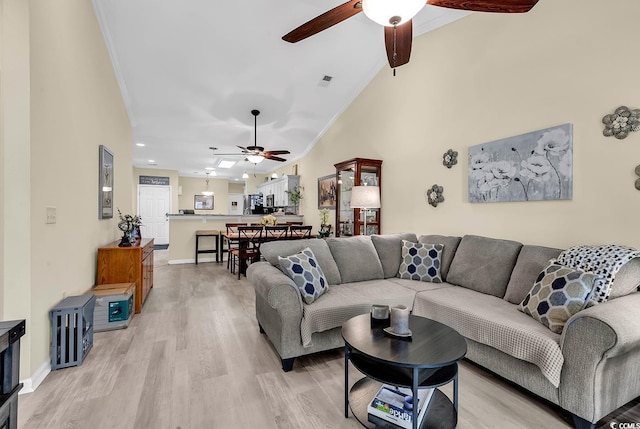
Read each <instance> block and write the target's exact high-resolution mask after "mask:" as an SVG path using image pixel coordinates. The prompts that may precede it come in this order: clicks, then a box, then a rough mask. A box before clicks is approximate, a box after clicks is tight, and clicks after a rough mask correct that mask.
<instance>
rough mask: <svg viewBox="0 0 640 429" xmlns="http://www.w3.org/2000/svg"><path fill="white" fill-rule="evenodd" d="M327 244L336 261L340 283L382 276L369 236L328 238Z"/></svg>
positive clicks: (380, 277) (376, 254) (380, 266)
mask: <svg viewBox="0 0 640 429" xmlns="http://www.w3.org/2000/svg"><path fill="white" fill-rule="evenodd" d="M326 241H327V244H328V245H329V249H331V254H332V255H333V259H334V260H335V261H336V265H337V266H338V270H340V278H341V279H342V283H352V282H361V281H364V280H374V279H382V278H384V272H383V270H382V264H381V263H380V259H379V258H378V253H377V252H376V248H375V247H374V246H373V242H372V241H371V237H369V236H367V235H356V236H353V237H341V238H328V239H327V240H326Z"/></svg>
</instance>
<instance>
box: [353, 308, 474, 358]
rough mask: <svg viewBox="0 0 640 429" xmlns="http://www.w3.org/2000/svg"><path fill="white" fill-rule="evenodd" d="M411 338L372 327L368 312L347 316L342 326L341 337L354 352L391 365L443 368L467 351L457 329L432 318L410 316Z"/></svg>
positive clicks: (465, 343) (465, 344)
mask: <svg viewBox="0 0 640 429" xmlns="http://www.w3.org/2000/svg"><path fill="white" fill-rule="evenodd" d="M409 329H411V332H412V338H411V341H408V340H405V339H399V338H394V337H392V336H389V335H387V334H386V333H385V332H384V331H383V330H382V328H371V323H370V315H369V314H363V315H360V316H356V317H354V318H352V319H349V320H348V321H346V322H345V323H344V324H343V325H342V338H344V341H345V342H346V343H347V345H348V346H349V347H350V348H351V349H352V350H355V351H356V352H359V353H362V354H363V355H366V356H367V357H368V358H372V359H375V360H378V361H380V362H381V363H388V364H391V365H394V366H402V367H408V368H442V367H444V366H447V365H451V364H454V363H456V362H457V361H459V360H460V359H462V358H463V357H464V355H465V354H466V353H467V342H466V341H465V339H464V337H463V336H462V335H460V334H459V333H458V332H457V331H456V330H454V329H452V328H450V327H448V326H447V325H444V324H442V323H440V322H436V321H435V320H431V319H426V318H424V317H419V316H413V315H411V316H409Z"/></svg>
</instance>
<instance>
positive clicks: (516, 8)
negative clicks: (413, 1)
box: [427, 0, 538, 13]
mask: <svg viewBox="0 0 640 429" xmlns="http://www.w3.org/2000/svg"><path fill="white" fill-rule="evenodd" d="M536 3H538V0H427V4H430V5H432V6H440V7H447V8H449V9H462V10H470V11H473V12H496V13H525V12H529V11H530V10H531V8H533V7H534V6H535V5H536Z"/></svg>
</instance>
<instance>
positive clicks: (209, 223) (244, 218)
mask: <svg viewBox="0 0 640 429" xmlns="http://www.w3.org/2000/svg"><path fill="white" fill-rule="evenodd" d="M263 216H264V215H237V214H202V213H196V214H167V218H168V219H169V222H170V225H169V263H170V264H190V263H195V249H196V231H197V230H200V229H216V230H219V231H224V232H226V231H227V228H226V226H225V224H227V223H247V224H250V223H258V222H260V219H261V218H262V217H263ZM274 216H276V218H278V221H279V222H281V223H286V222H300V221H302V222H304V216H302V215H285V214H275V213H274ZM213 240H214V238H213V237H202V238H200V248H201V249H206V248H208V247H211V246H213ZM212 260H213V261H215V257H213V258H203V257H202V256H200V257H199V258H198V262H207V261H212Z"/></svg>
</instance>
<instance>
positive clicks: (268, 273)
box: [247, 262, 302, 318]
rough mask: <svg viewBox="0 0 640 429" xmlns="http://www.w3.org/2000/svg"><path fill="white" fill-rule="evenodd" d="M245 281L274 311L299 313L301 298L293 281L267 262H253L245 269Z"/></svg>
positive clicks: (300, 311) (300, 310)
mask: <svg viewBox="0 0 640 429" xmlns="http://www.w3.org/2000/svg"><path fill="white" fill-rule="evenodd" d="M247 279H248V280H249V282H250V283H251V285H252V286H253V288H254V289H255V290H256V293H257V294H260V296H262V298H264V300H265V301H267V302H268V303H269V305H270V306H271V307H272V308H275V309H287V310H288V311H294V312H296V313H297V312H299V313H300V318H302V298H301V297H300V293H299V292H298V290H297V287H296V285H295V283H294V282H293V280H291V279H290V278H289V277H287V275H286V274H284V273H283V272H282V271H280V270H279V269H277V268H276V267H274V266H273V265H271V264H270V263H269V262H255V263H253V264H251V265H249V267H248V268H247Z"/></svg>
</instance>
